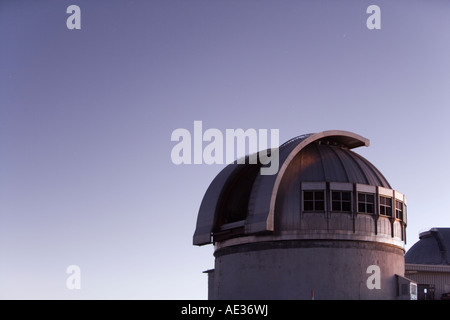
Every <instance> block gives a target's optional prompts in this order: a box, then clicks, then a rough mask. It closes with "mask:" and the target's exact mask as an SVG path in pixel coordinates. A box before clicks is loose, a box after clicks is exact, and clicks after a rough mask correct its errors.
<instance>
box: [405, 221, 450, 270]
mask: <svg viewBox="0 0 450 320" xmlns="http://www.w3.org/2000/svg"><path fill="white" fill-rule="evenodd" d="M419 238H420V240H419V241H418V242H416V243H415V244H414V245H413V246H412V247H411V249H409V250H408V252H407V253H406V255H405V262H406V263H411V264H434V265H450V256H449V250H450V228H432V229H430V230H429V231H426V232H422V233H421V234H420V235H419Z"/></svg>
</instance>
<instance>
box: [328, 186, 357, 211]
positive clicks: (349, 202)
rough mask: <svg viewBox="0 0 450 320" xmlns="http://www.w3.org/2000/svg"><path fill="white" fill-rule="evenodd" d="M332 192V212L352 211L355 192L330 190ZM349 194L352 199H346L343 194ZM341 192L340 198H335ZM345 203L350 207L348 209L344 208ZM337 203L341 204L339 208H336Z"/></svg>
mask: <svg viewBox="0 0 450 320" xmlns="http://www.w3.org/2000/svg"><path fill="white" fill-rule="evenodd" d="M330 193H331V197H330V199H331V211H332V212H342V213H351V212H352V209H353V192H351V191H349V190H330ZM344 193H346V194H349V195H350V199H348V200H344V197H343V194H344ZM336 194H339V199H335V195H336ZM344 203H345V204H348V205H349V206H350V208H349V209H348V210H344ZM335 204H338V205H339V208H338V209H335Z"/></svg>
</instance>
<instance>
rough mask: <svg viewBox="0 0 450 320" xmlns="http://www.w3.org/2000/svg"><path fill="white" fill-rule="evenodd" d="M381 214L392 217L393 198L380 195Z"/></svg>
mask: <svg viewBox="0 0 450 320" xmlns="http://www.w3.org/2000/svg"><path fill="white" fill-rule="evenodd" d="M380 215H383V216H388V217H392V198H389V197H384V196H380Z"/></svg>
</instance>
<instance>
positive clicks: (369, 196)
mask: <svg viewBox="0 0 450 320" xmlns="http://www.w3.org/2000/svg"><path fill="white" fill-rule="evenodd" d="M366 202H368V203H375V195H374V194H367V195H366Z"/></svg>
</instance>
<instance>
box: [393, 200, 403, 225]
mask: <svg viewBox="0 0 450 320" xmlns="http://www.w3.org/2000/svg"><path fill="white" fill-rule="evenodd" d="M395 217H396V218H397V219H400V220H403V202H401V201H399V200H395Z"/></svg>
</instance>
